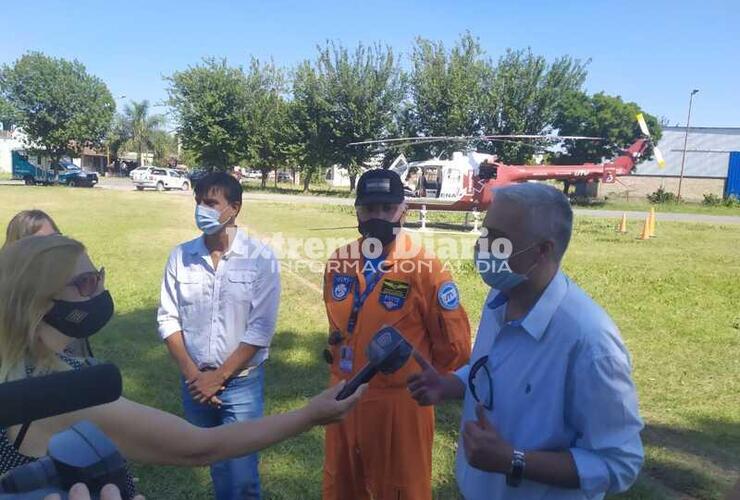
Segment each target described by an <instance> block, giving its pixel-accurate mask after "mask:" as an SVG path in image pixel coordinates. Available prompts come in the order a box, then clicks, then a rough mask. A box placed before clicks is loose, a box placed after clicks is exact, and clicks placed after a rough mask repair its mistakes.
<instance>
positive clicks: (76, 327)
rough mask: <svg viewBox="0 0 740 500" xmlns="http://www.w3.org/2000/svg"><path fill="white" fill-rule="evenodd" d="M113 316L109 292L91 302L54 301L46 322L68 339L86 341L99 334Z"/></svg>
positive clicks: (99, 295) (45, 317) (45, 318)
mask: <svg viewBox="0 0 740 500" xmlns="http://www.w3.org/2000/svg"><path fill="white" fill-rule="evenodd" d="M112 316H113V297H111V295H110V293H109V292H108V290H105V291H103V292H102V293H100V294H98V295H96V296H95V297H93V298H91V299H90V300H85V301H82V302H71V301H67V300H54V305H53V306H52V308H51V310H50V311H49V312H48V313H46V316H44V321H46V322H47V323H48V324H49V325H51V326H53V327H54V328H56V329H57V330H59V331H60V332H62V333H63V334H64V335H66V336H67V337H72V338H75V339H84V338H87V337H90V336H92V335H94V334H95V333H97V332H99V331H100V330H101V329H102V328H103V327H104V326H105V325H106V324H107V323H108V321H110V319H111V317H112Z"/></svg>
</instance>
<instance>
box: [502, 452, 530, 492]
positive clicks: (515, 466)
mask: <svg viewBox="0 0 740 500" xmlns="http://www.w3.org/2000/svg"><path fill="white" fill-rule="evenodd" d="M526 465H527V463H526V462H525V460H524V452H523V451H519V450H514V454H513V456H512V458H511V470H510V471H509V473H508V474H506V485H507V486H511V487H513V488H516V487H518V486H519V485H520V484H522V478H523V477H524V467H526Z"/></svg>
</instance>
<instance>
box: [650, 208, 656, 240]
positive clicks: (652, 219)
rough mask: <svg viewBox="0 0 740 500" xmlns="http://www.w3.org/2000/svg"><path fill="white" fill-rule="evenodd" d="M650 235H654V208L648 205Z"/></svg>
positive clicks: (652, 236)
mask: <svg viewBox="0 0 740 500" xmlns="http://www.w3.org/2000/svg"><path fill="white" fill-rule="evenodd" d="M650 237H651V238H654V237H655V208H654V207H650Z"/></svg>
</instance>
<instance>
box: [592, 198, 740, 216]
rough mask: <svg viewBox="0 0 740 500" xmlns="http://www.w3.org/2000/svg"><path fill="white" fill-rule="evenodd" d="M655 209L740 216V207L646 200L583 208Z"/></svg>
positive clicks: (614, 200) (607, 203)
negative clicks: (653, 202)
mask: <svg viewBox="0 0 740 500" xmlns="http://www.w3.org/2000/svg"><path fill="white" fill-rule="evenodd" d="M650 207H652V208H654V209H655V211H656V212H673V213H690V214H707V215H740V206H734V207H726V206H708V205H703V204H701V203H699V202H683V201H682V202H681V203H675V202H673V203H656V204H652V203H650V202H649V201H647V200H645V199H641V200H630V201H628V200H620V199H609V200H606V201H605V202H603V203H594V204H590V205H588V206H583V208H595V209H603V210H624V211H637V212H645V211H648V210H650Z"/></svg>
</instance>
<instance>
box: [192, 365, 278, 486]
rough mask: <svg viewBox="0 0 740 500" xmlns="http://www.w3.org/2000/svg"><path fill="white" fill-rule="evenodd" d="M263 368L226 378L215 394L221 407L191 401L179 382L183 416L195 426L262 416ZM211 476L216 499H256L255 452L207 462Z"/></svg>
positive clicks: (211, 425) (256, 468)
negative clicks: (224, 387)
mask: <svg viewBox="0 0 740 500" xmlns="http://www.w3.org/2000/svg"><path fill="white" fill-rule="evenodd" d="M263 385H264V368H263V367H262V366H259V367H258V368H255V369H254V371H252V373H250V374H249V375H247V376H246V377H238V378H233V379H231V380H229V381H228V383H227V385H226V389H224V391H223V392H222V393H221V394H220V395H219V398H220V399H221V401H222V402H223V405H221V408H215V407H213V406H210V405H208V404H200V403H198V402H197V401H194V400H193V398H192V397H191V396H190V393H189V392H188V389H187V386H186V385H185V381H184V380H183V382H182V402H183V407H184V409H185V418H187V420H188V421H189V422H190V423H191V424H193V425H197V426H198V427H216V426H219V425H222V424H228V423H232V422H245V421H247V420H255V419H258V418H261V417H262V411H263V404H264V395H263ZM211 479H212V480H213V488H214V490H215V493H216V500H259V498H260V477H259V455H258V454H257V453H253V454H251V455H247V456H244V457H239V458H233V459H231V460H223V461H221V462H216V463H215V464H213V465H211Z"/></svg>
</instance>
